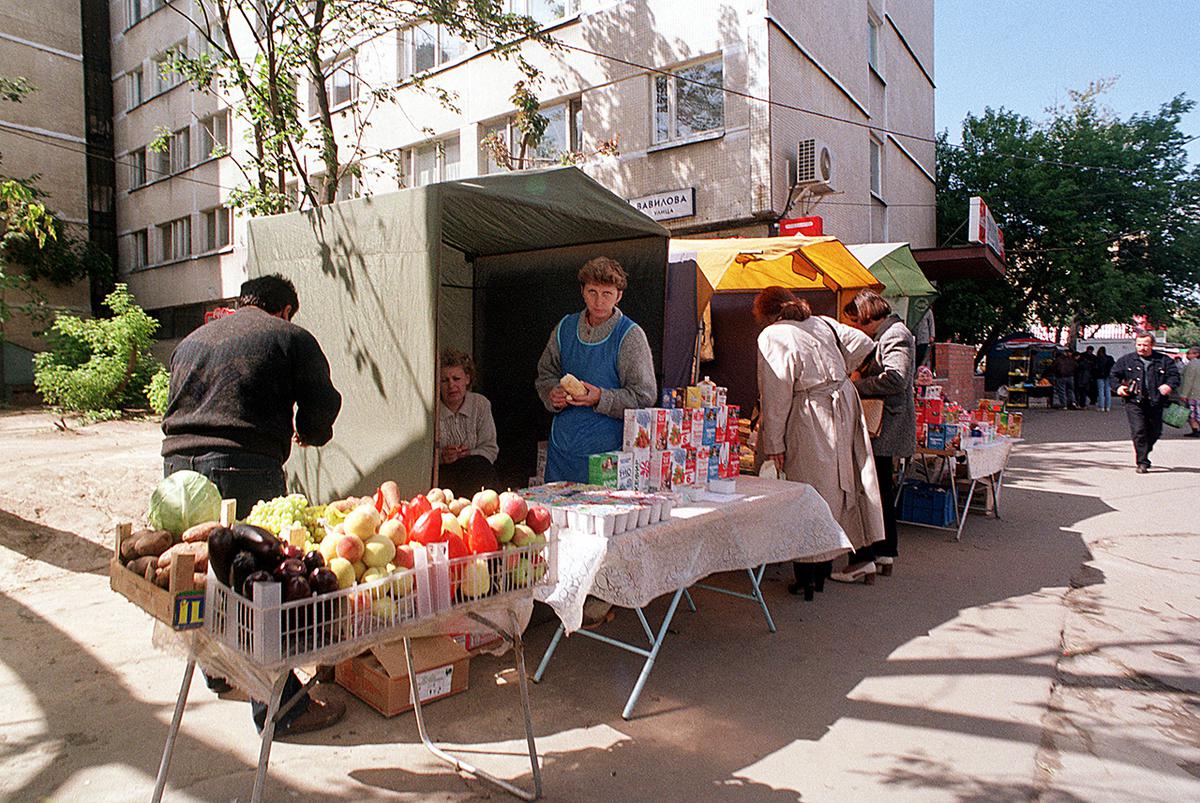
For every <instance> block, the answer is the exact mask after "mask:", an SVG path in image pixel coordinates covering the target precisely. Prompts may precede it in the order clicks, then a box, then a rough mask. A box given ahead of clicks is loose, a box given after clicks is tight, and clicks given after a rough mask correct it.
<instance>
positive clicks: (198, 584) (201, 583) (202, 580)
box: [192, 572, 208, 591]
mask: <svg viewBox="0 0 1200 803" xmlns="http://www.w3.org/2000/svg"><path fill="white" fill-rule="evenodd" d="M207 583H208V575H207V574H201V573H200V572H196V573H194V574H193V575H192V588H194V589H196V590H197V591H203V590H204V588H205V586H206V584H207Z"/></svg>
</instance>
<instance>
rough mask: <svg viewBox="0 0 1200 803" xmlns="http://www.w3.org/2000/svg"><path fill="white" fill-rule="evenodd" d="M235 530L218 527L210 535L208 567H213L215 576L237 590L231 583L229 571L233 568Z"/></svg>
mask: <svg viewBox="0 0 1200 803" xmlns="http://www.w3.org/2000/svg"><path fill="white" fill-rule="evenodd" d="M233 541H234V536H233V530H231V529H229V528H228V527H218V528H217V529H215V530H213V531H212V532H211V533H209V534H208V565H209V566H211V567H212V570H213V575H214V576H216V578H217V579H218V580H220V581H221V582H222V583H224V584H225V585H227V586H229V587H230V588H233V589H234V590H237V587H236V586H234V585H233V584H232V583H231V582H230V577H229V570H230V568H231V567H232V566H233V556H234V554H236V550H235V549H234V547H233Z"/></svg>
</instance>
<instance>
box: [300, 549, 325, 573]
mask: <svg viewBox="0 0 1200 803" xmlns="http://www.w3.org/2000/svg"><path fill="white" fill-rule="evenodd" d="M304 565H305V567H307V568H308V571H309V572H310V573H311V572H312V571H313V570H314V569H320V568H321V567H322V566H324V565H325V556H324V555H322V554H321V552H320V550H317V549H314V550H313V551H312V552H309V553H308V554H307V555H305V556H304Z"/></svg>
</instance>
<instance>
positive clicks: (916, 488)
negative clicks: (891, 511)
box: [900, 480, 954, 527]
mask: <svg viewBox="0 0 1200 803" xmlns="http://www.w3.org/2000/svg"><path fill="white" fill-rule="evenodd" d="M900 519H901V520H903V521H910V522H913V523H914V524H930V525H933V526H934V527H949V526H950V525H951V524H953V523H954V496H953V495H952V494H951V493H950V490H949V489H948V488H943V487H941V486H940V485H933V484H931V483H928V482H918V481H915V480H909V481H907V482H905V483H904V492H903V493H902V494H901V496H900Z"/></svg>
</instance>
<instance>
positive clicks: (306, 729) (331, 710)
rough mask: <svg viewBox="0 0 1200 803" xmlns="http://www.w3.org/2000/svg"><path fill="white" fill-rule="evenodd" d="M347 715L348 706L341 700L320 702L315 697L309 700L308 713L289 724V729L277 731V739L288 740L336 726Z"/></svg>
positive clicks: (278, 729) (277, 729)
mask: <svg viewBox="0 0 1200 803" xmlns="http://www.w3.org/2000/svg"><path fill="white" fill-rule="evenodd" d="M345 715H346V704H345V703H344V702H342V701H341V700H333V699H330V700H318V699H317V698H315V697H313V698H310V700H309V703H308V710H307V711H305V712H304V713H303V714H301V715H300V716H298V717H296V718H295V719H293V720H292V721H291V722H289V723H288V725H287V727H283V728H276V729H275V738H276V739H286V738H288V737H291V736H299V735H300V734H302V733H311V732H313V731H319V730H321V729H322V728H328V727H329V726H330V725H334V724H336V723H337V722H338V720H340V719H341V718H342V717H344V716H345Z"/></svg>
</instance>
